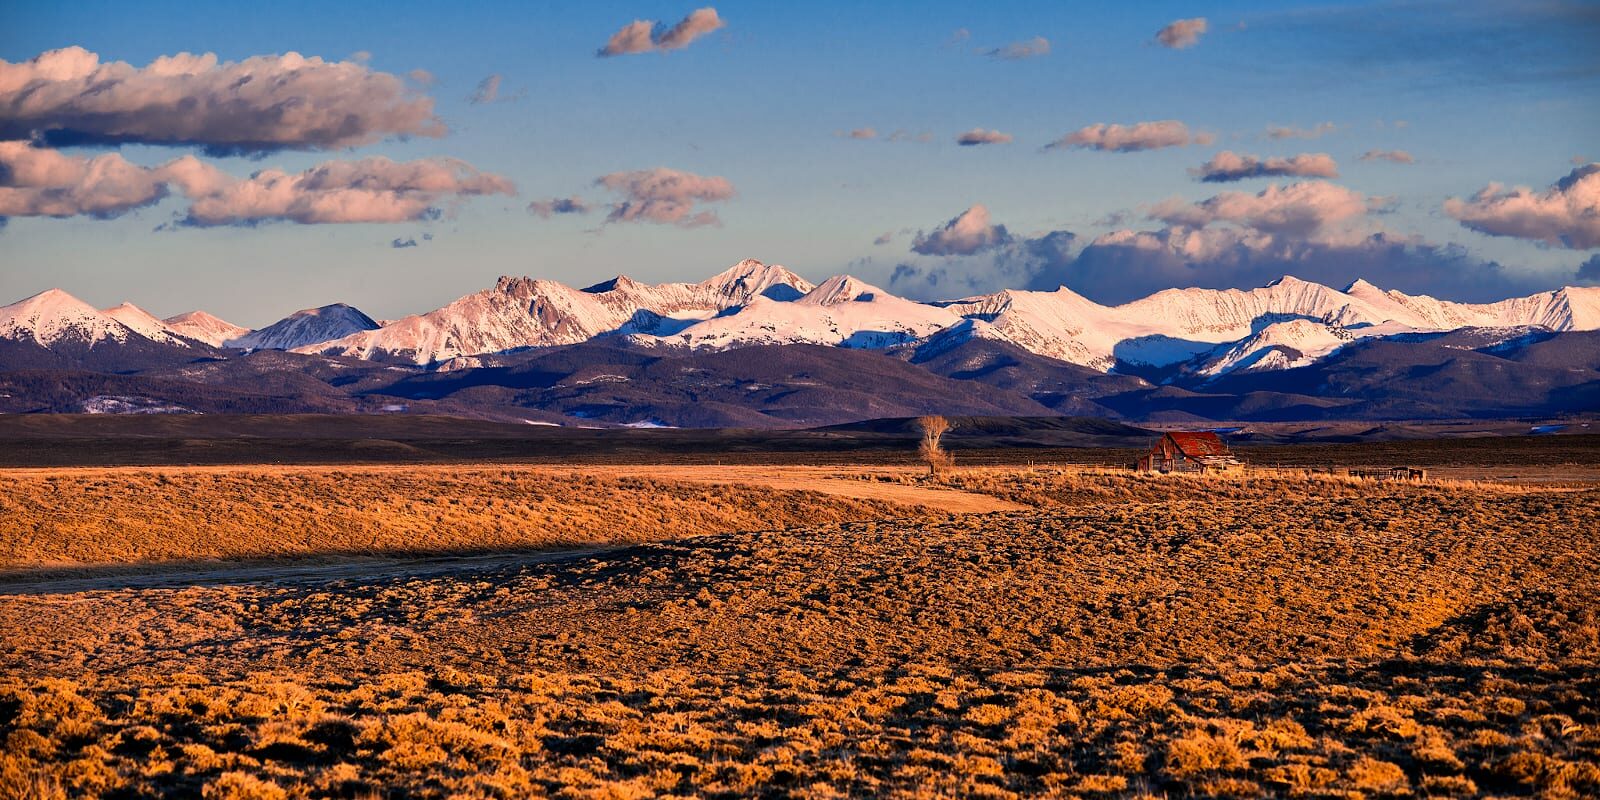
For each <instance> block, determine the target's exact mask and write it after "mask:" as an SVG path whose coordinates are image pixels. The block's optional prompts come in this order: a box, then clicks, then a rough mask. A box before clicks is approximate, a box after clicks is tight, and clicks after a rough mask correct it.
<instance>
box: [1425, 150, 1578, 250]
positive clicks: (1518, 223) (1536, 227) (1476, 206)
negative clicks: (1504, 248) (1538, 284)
mask: <svg viewBox="0 0 1600 800" xmlns="http://www.w3.org/2000/svg"><path fill="white" fill-rule="evenodd" d="M1444 212H1445V213H1446V214H1449V215H1450V216H1452V217H1454V218H1455V219H1456V220H1457V221H1459V222H1460V223H1461V224H1462V225H1465V226H1466V227H1468V228H1471V229H1473V230H1475V231H1478V232H1480V233H1487V234H1489V235H1490V236H1510V237H1514V238H1518V239H1531V240H1534V241H1538V242H1543V243H1545V244H1548V245H1551V246H1554V247H1566V248H1571V249H1573V250H1589V249H1592V248H1597V247H1600V162H1596V163H1592V164H1585V165H1583V166H1581V167H1578V168H1577V169H1574V170H1573V171H1572V172H1570V173H1568V174H1567V176H1566V177H1565V178H1562V179H1561V180H1559V181H1556V184H1555V185H1554V186H1551V187H1550V188H1548V189H1545V190H1544V191H1535V190H1533V189H1530V188H1528V187H1526V186H1518V187H1516V188H1513V189H1506V188H1505V187H1503V186H1501V185H1500V184H1498V183H1491V184H1489V185H1488V186H1486V187H1484V188H1483V189H1482V190H1481V191H1479V192H1478V193H1477V194H1475V195H1473V196H1472V199H1470V200H1461V199H1459V198H1454V197H1452V198H1450V199H1449V200H1446V201H1445V203H1444Z"/></svg>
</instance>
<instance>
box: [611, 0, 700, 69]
mask: <svg viewBox="0 0 1600 800" xmlns="http://www.w3.org/2000/svg"><path fill="white" fill-rule="evenodd" d="M725 24H726V23H724V22H723V21H722V18H721V17H719V16H717V10H716V9H715V8H710V7H707V8H700V9H696V10H694V11H693V12H691V13H690V14H689V16H687V17H684V18H683V19H682V20H681V21H679V22H678V24H676V25H673V26H672V27H671V28H665V27H663V26H662V24H661V23H659V22H655V21H652V20H644V19H636V20H634V21H633V22H630V23H628V24H627V25H624V26H622V28H621V29H619V30H618V31H617V32H616V33H614V34H612V35H611V39H610V40H609V41H607V42H606V45H605V47H602V48H600V50H599V52H598V53H597V55H599V56H600V57H602V58H606V57H609V56H623V55H632V54H634V53H649V52H666V51H669V50H681V49H683V48H685V47H688V46H689V44H690V43H691V42H693V41H694V40H695V39H698V38H700V37H701V36H704V35H706V34H708V33H711V32H712V31H715V30H718V29H719V28H722V27H724V26H725Z"/></svg>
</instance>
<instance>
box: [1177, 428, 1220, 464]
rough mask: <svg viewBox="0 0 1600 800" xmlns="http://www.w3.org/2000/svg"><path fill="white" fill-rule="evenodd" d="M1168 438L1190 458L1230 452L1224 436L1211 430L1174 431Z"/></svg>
mask: <svg viewBox="0 0 1600 800" xmlns="http://www.w3.org/2000/svg"><path fill="white" fill-rule="evenodd" d="M1167 438H1169V439H1171V440H1172V443H1173V444H1174V445H1176V446H1177V448H1178V450H1179V451H1180V452H1182V453H1183V454H1184V455H1186V456H1188V457H1190V458H1203V457H1206V456H1225V455H1228V454H1229V453H1228V446H1227V445H1226V444H1223V442H1222V437H1220V436H1218V435H1216V434H1215V433H1211V432H1210V431H1204V432H1197V431H1172V432H1170V433H1168V434H1167Z"/></svg>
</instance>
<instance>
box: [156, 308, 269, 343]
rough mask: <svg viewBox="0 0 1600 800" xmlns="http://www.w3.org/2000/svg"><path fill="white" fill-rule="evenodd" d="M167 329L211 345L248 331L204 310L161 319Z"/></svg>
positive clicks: (237, 336) (234, 337)
mask: <svg viewBox="0 0 1600 800" xmlns="http://www.w3.org/2000/svg"><path fill="white" fill-rule="evenodd" d="M162 323H163V324H165V325H166V326H167V329H168V330H171V331H172V332H173V333H176V334H178V335H179V336H183V337H185V338H188V339H193V340H195V341H197V342H204V343H206V344H209V345H211V346H212V347H222V346H224V345H226V344H227V343H228V342H229V341H232V340H234V339H237V338H239V337H240V336H243V335H245V334H247V333H249V332H250V329H249V328H246V327H243V326H240V325H235V324H233V323H231V322H228V321H226V320H222V319H218V318H217V317H214V316H212V315H210V314H207V313H206V312H204V311H189V312H186V313H183V314H178V315H177V316H172V317H167V318H166V319H164V320H162Z"/></svg>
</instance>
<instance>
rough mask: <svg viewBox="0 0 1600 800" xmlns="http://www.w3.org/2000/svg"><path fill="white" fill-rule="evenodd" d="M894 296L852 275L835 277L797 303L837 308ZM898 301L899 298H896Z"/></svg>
mask: <svg viewBox="0 0 1600 800" xmlns="http://www.w3.org/2000/svg"><path fill="white" fill-rule="evenodd" d="M885 297H894V295H891V294H889V293H888V292H885V291H884V290H882V289H879V288H878V287H876V286H873V285H872V284H870V283H867V282H866V281H863V280H861V279H860V278H856V277H854V276H851V275H835V276H833V277H831V278H829V279H827V280H825V281H823V282H822V283H820V284H818V285H817V287H816V288H814V289H812V290H811V291H809V292H806V294H805V296H804V297H801V298H799V299H798V300H796V301H795V302H797V303H802V304H805V305H814V306H836V305H839V304H841V303H859V302H872V301H873V300H877V299H879V298H885ZM896 299H898V298H896Z"/></svg>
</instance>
